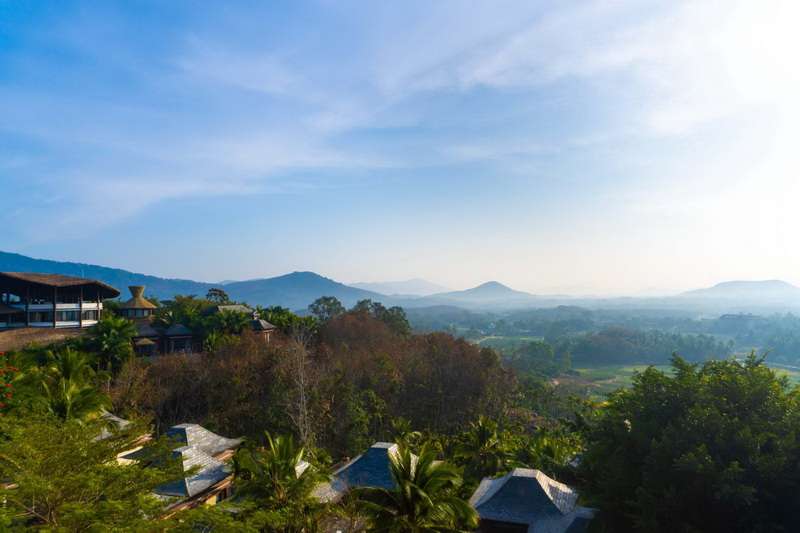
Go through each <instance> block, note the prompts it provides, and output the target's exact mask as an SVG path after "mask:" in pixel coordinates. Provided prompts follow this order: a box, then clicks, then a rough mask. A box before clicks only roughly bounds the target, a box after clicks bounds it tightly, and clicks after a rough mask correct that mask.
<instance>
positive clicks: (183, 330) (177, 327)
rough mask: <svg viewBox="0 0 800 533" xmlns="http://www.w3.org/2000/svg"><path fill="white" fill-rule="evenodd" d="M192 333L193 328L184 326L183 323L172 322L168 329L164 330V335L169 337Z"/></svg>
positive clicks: (185, 335) (186, 335)
mask: <svg viewBox="0 0 800 533" xmlns="http://www.w3.org/2000/svg"><path fill="white" fill-rule="evenodd" d="M191 334H192V330H190V329H189V328H187V327H186V326H184V325H183V324H172V325H171V326H170V327H169V328H167V331H165V332H164V335H166V336H167V337H188V336H190V335H191Z"/></svg>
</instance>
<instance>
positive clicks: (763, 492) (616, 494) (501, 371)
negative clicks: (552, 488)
mask: <svg viewBox="0 0 800 533" xmlns="http://www.w3.org/2000/svg"><path fill="white" fill-rule="evenodd" d="M230 303H231V301H230V298H229V297H228V295H227V294H226V293H225V292H224V291H223V290H215V291H209V293H208V294H207V295H206V298H198V297H176V298H175V299H173V300H171V301H169V302H162V305H161V307H160V309H159V311H158V313H157V314H156V316H155V317H154V320H155V321H156V322H158V323H160V324H163V325H169V324H175V323H182V324H186V325H188V327H190V329H191V330H192V331H193V333H194V334H195V335H197V336H198V338H199V339H201V340H202V343H201V344H202V351H200V352H196V353H175V354H169V355H162V356H156V357H149V358H146V357H136V356H135V355H134V353H133V350H132V349H131V339H132V338H133V336H134V335H135V328H133V327H132V324H131V323H130V322H128V321H127V320H125V319H122V318H119V317H116V316H113V314H112V315H109V316H107V317H106V318H104V319H103V320H101V321H100V323H98V324H97V325H96V326H93V327H92V328H91V329H90V330H89V332H88V334H87V335H85V336H84V337H80V338H75V339H70V340H67V341H63V342H61V343H59V344H55V345H51V346H42V347H31V348H29V349H26V350H22V351H19V352H15V353H10V354H6V355H5V356H4V357H3V358H2V359H0V367H1V368H0V378H2V379H1V380H0V384H2V386H3V387H4V388H5V391H6V392H5V393H4V398H3V402H2V404H0V411H1V412H2V415H3V416H2V418H0V434H2V436H3V438H4V440H3V441H2V442H0V456H1V457H2V459H1V460H0V476H2V478H3V479H4V480H8V483H6V484H5V485H3V486H2V487H0V490H2V492H3V494H2V495H3V497H4V498H5V501H6V506H4V507H3V508H2V511H0V524H2V525H3V527H6V528H18V529H19V528H43V529H47V528H50V529H56V530H58V529H60V530H65V531H81V530H92V528H95V529H96V528H98V527H99V528H101V529H102V528H104V527H108V526H112V527H117V529H119V530H125V528H126V527H128V526H130V528H132V530H152V531H197V530H198V529H201V530H206V529H209V528H210V529H211V530H214V531H254V532H256V531H296V532H302V531H309V532H310V531H315V530H318V529H319V528H321V527H322V528H324V527H327V526H325V524H327V525H328V526H329V525H330V524H333V523H337V524H339V523H340V522H337V521H340V520H345V521H346V522H347V523H348V524H351V526H352V527H351V526H348V527H351V528H355V530H357V529H358V528H359V527H360V528H361V529H364V528H367V529H370V528H372V529H375V528H377V527H378V525H379V524H381V523H388V522H386V517H389V516H391V517H395V518H396V519H397V520H395V518H392V520H391V521H390V523H392V524H395V525H396V526H397V527H395V528H394V529H391V528H390V530H391V531H412V530H417V529H415V528H416V527H420V528H422V530H424V529H425V528H426V527H428V526H430V527H431V528H433V529H435V530H447V531H456V530H466V529H470V528H473V527H474V526H475V524H476V523H477V522H476V515H475V514H474V510H472V508H471V507H470V506H469V505H468V504H467V499H468V498H469V496H470V495H471V494H472V492H473V491H474V490H475V488H476V487H477V486H478V484H479V482H480V481H481V479H483V478H484V477H487V476H498V475H501V474H504V473H507V472H509V471H510V470H511V469H513V468H515V467H527V468H536V469H539V470H541V471H542V472H544V473H545V474H547V475H549V476H553V477H555V478H556V479H558V480H560V481H562V482H566V483H569V484H571V485H573V486H575V487H577V488H578V489H579V490H580V491H581V494H582V499H583V501H585V503H587V504H590V505H592V506H594V507H595V508H596V509H597V510H598V511H599V514H598V516H597V518H596V520H595V521H594V522H593V526H592V527H593V528H594V529H596V530H597V531H674V530H675V527H676V524H678V526H677V527H678V528H679V530H682V531H693V530H698V531H700V530H702V531H720V532H722V531H771V530H776V531H777V530H781V529H780V528H784V529H783V530H787V529H786V528H787V527H788V526H790V525H791V524H792V523H795V522H794V520H795V518H794V517H795V514H796V512H795V511H794V509H796V508H797V505H796V503H797V502H796V501H795V500H796V496H794V495H795V494H796V493H797V492H798V491H797V489H798V488H800V487H797V486H796V485H797V479H800V471H798V470H797V465H798V464H800V419H798V418H797V414H798V413H799V412H800V409H798V405H797V398H798V397H800V393H799V392H798V390H797V389H794V388H792V387H790V385H789V383H788V382H787V381H786V379H785V378H779V377H778V376H777V375H776V374H775V372H774V371H773V370H770V369H769V368H768V367H767V366H766V365H765V362H764V359H763V358H758V357H756V356H755V355H751V356H750V357H749V358H747V359H745V360H736V359H729V358H726V357H727V356H728V355H729V354H730V353H731V350H732V348H733V346H734V344H733V343H736V342H738V341H736V340H735V339H736V338H738V337H739V336H741V337H742V338H751V339H752V338H755V337H756V336H764V335H766V336H769V337H770V338H773V337H774V336H776V335H778V332H785V331H789V330H791V328H793V327H794V325H795V322H796V319H795V318H794V317H792V316H781V317H770V318H761V317H753V316H739V315H735V316H730V317H722V318H719V319H715V320H712V321H710V322H709V323H708V324H705V325H704V327H703V328H696V329H695V330H693V331H692V332H691V333H681V332H679V331H677V329H679V327H680V328H684V329H685V330H686V331H688V330H689V329H690V328H689V327H688V326H687V324H691V325H693V326H692V327H694V326H697V325H698V324H699V323H703V322H702V321H701V322H698V321H696V320H692V319H687V318H675V317H672V318H670V317H664V316H655V315H653V316H647V317H643V318H642V321H641V322H639V323H637V322H635V321H632V320H631V317H627V318H626V319H625V320H621V318H620V316H618V315H613V316H611V315H609V316H606V315H603V314H600V315H599V316H598V315H597V314H595V313H594V312H589V311H587V310H584V309H580V308H558V309H553V310H536V311H529V312H526V313H524V314H520V315H519V316H520V317H526V318H525V320H528V321H529V322H528V324H529V325H530V324H533V323H536V324H538V325H537V326H536V327H537V328H540V329H537V330H536V332H545V334H544V335H542V336H536V335H528V336H526V337H520V338H518V339H514V342H512V343H510V344H506V345H503V344H501V345H500V346H499V347H500V349H499V350H496V349H493V348H491V347H488V346H482V345H481V344H479V343H477V342H474V339H470V338H464V337H461V336H454V335H453V334H452V328H451V332H443V331H430V332H424V331H419V330H417V331H415V330H414V328H412V323H413V322H412V321H413V319H414V316H413V314H412V321H410V320H409V319H408V318H407V315H406V312H405V311H404V310H403V309H401V308H399V307H393V308H386V307H384V306H383V305H382V304H380V303H377V302H373V301H370V300H362V301H359V302H357V303H356V304H355V305H354V306H352V307H351V308H349V309H347V308H345V307H344V306H343V305H342V304H341V303H340V302H339V301H338V300H336V299H335V298H321V299H319V300H318V301H316V302H314V304H313V305H312V306H310V308H309V310H308V313H307V314H306V315H305V316H300V315H297V314H295V313H293V312H291V311H289V310H288V309H285V308H281V307H277V306H274V307H268V308H257V309H255V310H253V311H254V313H255V314H256V315H257V316H259V317H260V318H262V319H265V320H269V321H270V322H271V323H273V324H274V325H276V326H277V328H278V332H279V333H278V334H277V335H276V336H275V338H274V339H273V340H272V341H271V342H268V343H267V342H265V341H264V339H263V337H260V336H258V335H257V334H254V333H252V332H251V331H250V330H249V328H247V327H246V324H247V323H248V320H249V319H251V318H252V316H251V314H250V313H245V312H241V311H224V312H220V313H208V312H207V311H208V309H210V308H213V307H214V306H215V305H220V304H230ZM112 308H113V306H112ZM461 318H464V317H463V315H461ZM472 318H474V317H471V318H470V320H471V319H472ZM495 318H496V317H495ZM520 319H522V318H520ZM662 321H663V325H664V326H665V327H664V328H663V329H659V328H656V327H650V326H653V325H654V324H658V323H662ZM615 322H624V323H625V325H614V323H615ZM509 324H510V323H509V322H508V321H502V320H495V321H494V322H492V325H491V328H493V330H494V332H495V333H499V332H501V331H503V332H508V331H510V332H513V331H514V327H515V326H513V325H509ZM670 324H671V325H670ZM681 324H682V326H680V325H681ZM743 324H744V325H749V326H748V327H744V325H743ZM668 325H670V326H669V327H666V326H668ZM760 326H764V327H765V331H766V333H763V332H761V331H760V330H759V327H760ZM532 331H533V328H532V329H531V330H529V331H528V333H531V332H532ZM745 336H747V337H745ZM467 337H469V335H468V336H467ZM495 337H498V338H499V337H500V335H495ZM675 352H677V353H680V354H682V356H683V357H680V356H677V355H674V353H675ZM665 360H669V361H671V364H672V370H671V371H670V372H662V371H658V370H655V369H654V368H650V369H648V370H645V371H644V372H642V373H638V374H636V375H635V377H634V380H633V386H632V388H630V389H629V390H620V391H618V392H616V393H613V394H611V395H610V396H609V397H608V398H607V399H605V400H603V401H600V402H598V401H596V400H593V399H590V398H588V397H581V396H575V395H574V393H575V390H573V389H569V388H564V387H563V386H560V385H559V384H558V380H557V379H553V378H554V377H560V376H563V375H568V374H570V372H572V370H571V369H572V367H573V365H591V364H601V363H603V364H610V363H627V362H631V361H636V362H644V363H663V362H664V361H665ZM106 410H109V411H112V412H114V413H115V414H117V415H120V416H122V417H125V418H127V419H129V420H131V421H132V424H131V425H130V426H127V427H125V428H124V429H120V428H116V429H115V428H112V427H110V426H109V425H108V424H107V423H106V422H104V418H103V416H101V415H102V413H104V412H105V411H106ZM185 422H194V423H198V424H201V425H203V426H204V427H206V428H208V429H210V430H212V431H215V432H218V433H220V434H222V435H231V436H236V437H243V438H244V439H245V444H244V445H243V446H242V448H241V449H240V450H239V451H238V452H236V455H235V458H234V462H233V465H234V468H233V480H234V481H233V490H234V496H233V498H232V499H231V502H230V503H227V502H226V503H222V504H221V505H219V506H217V507H213V508H200V509H196V510H187V511H182V512H180V513H177V515H174V516H173V515H172V514H170V515H169V516H167V515H164V516H162V514H163V512H162V511H161V510H160V509H163V503H159V500H158V499H154V498H153V496H152V490H153V488H154V487H155V486H156V485H158V484H162V483H163V482H164V480H165V479H172V478H174V477H175V476H176V475H178V474H177V473H176V472H177V470H176V465H175V462H174V460H172V459H171V458H172V457H173V455H172V454H171V452H170V447H169V443H168V442H165V440H164V437H163V434H164V432H165V431H166V429H167V428H169V427H171V426H173V425H175V424H179V423H185ZM148 428H149V429H150V430H152V433H153V436H154V437H155V440H153V441H152V443H150V444H147V445H146V449H147V450H148V451H147V455H146V457H149V459H147V460H146V461H144V462H139V463H134V464H116V463H115V462H114V461H111V460H110V459H109V458H111V457H115V456H116V455H118V454H119V452H120V450H122V449H123V448H128V447H130V446H132V445H133V444H134V442H135V441H136V440H137V439H138V438H140V437H141V436H142V434H143V433H146V432H148ZM99 435H105V436H104V437H103V438H99V437H98V436H99ZM376 441H389V442H397V443H398V444H399V446H401V448H400V450H401V451H400V453H399V455H398V456H397V457H396V458H393V459H392V461H395V459H396V463H395V462H393V463H392V472H393V475H394V476H396V478H397V481H398V483H400V484H401V486H405V485H404V484H411V485H408V486H412V485H413V484H414V483H417V482H418V483H426V484H430V486H431V487H434V486H435V487H437V488H436V489H435V493H432V497H431V498H427V497H426V498H423V499H418V498H417V496H414V494H416V493H413V492H412V493H406V492H402V491H401V492H397V493H395V492H392V491H388V492H386V491H384V492H381V491H380V490H378V491H373V490H363V491H354V492H353V493H352V494H351V496H350V497H348V498H345V499H344V500H342V501H340V502H338V503H325V502H321V501H319V500H318V499H316V497H315V496H314V495H313V493H314V487H315V486H317V485H318V484H319V483H321V482H324V480H326V479H327V478H328V476H329V475H330V472H331V471H332V468H333V466H334V465H337V464H342V461H344V460H346V459H347V458H350V457H354V456H356V455H358V454H360V453H362V452H363V451H364V450H365V449H367V448H368V447H369V446H370V445H371V444H372V443H374V442H376ZM37 442H46V443H47V446H45V447H42V446H38V445H37ZM414 454H416V455H414ZM417 456H418V457H419V459H413V460H412V459H411V458H412V457H417ZM56 463H57V464H56ZM301 463H302V464H305V465H310V466H303V467H302V472H303V474H301V475H298V474H297V472H299V471H300V470H298V469H299V468H300V465H301ZM404 465H405V466H404ZM414 465H423V466H421V467H420V468H423V469H424V471H415V466H414ZM424 465H427V466H424ZM62 471H63V472H64V474H63V475H61V474H60V475H59V480H58V483H53V482H50V481H48V476H49V475H50V473H51V472H62ZM67 472H69V474H67ZM306 472H307V473H306ZM414 480H416V481H414ZM84 486H86V487H90V488H91V490H86V487H84ZM79 489H80V490H79ZM431 490H434V489H433V488H432V489H431ZM42 501H46V502H48V503H47V505H46V506H43V505H42V504H41V503H37V502H42ZM98 502H102V504H100V503H98ZM231 506H233V507H232V508H235V509H236V512H235V513H230V512H228V511H227V509H230V508H231ZM410 508H414V509H418V512H417V511H415V512H414V513H412V514H413V517H412V515H409V514H406V513H407V510H408V509H410ZM676 516H678V517H679V519H678V522H676ZM409 520H411V521H412V522H409ZM414 521H417V522H416V523H417V526H413V527H412V526H409V525H408V524H410V523H414ZM115 524H116V525H117V526H114V525H115ZM126 524H127V525H126ZM353 524H360V525H359V526H358V527H356V526H354V525H353ZM423 524H428V526H424V527H423ZM336 527H340V526H336ZM393 527H394V526H393ZM137 528H138V529H137ZM789 529H791V528H789Z"/></svg>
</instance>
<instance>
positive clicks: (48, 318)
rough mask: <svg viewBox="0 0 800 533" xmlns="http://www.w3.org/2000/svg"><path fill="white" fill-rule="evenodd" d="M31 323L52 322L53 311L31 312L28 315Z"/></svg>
mask: <svg viewBox="0 0 800 533" xmlns="http://www.w3.org/2000/svg"><path fill="white" fill-rule="evenodd" d="M28 316H29V317H30V321H31V322H52V321H53V312H52V311H31V312H30V313H29V315H28Z"/></svg>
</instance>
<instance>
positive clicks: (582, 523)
mask: <svg viewBox="0 0 800 533" xmlns="http://www.w3.org/2000/svg"><path fill="white" fill-rule="evenodd" d="M577 501H578V493H577V492H575V491H574V490H573V489H572V488H570V487H569V486H567V485H564V484H563V483H559V482H558V481H555V480H553V479H551V478H549V477H547V476H546V475H545V474H543V473H542V472H541V471H539V470H533V469H530V468H515V469H514V470H512V471H511V472H510V473H508V474H506V475H505V476H502V477H499V478H494V479H493V478H484V479H483V481H481V483H480V485H478V488H477V489H476V490H475V492H474V493H473V495H472V497H471V498H470V500H469V502H470V504H471V505H472V506H473V507H474V508H475V510H476V511H477V512H478V515H479V516H480V519H481V523H480V531H481V532H483V533H495V532H497V533H499V532H503V533H581V532H583V531H586V528H587V527H588V526H589V522H591V520H592V518H593V517H594V510H593V509H589V508H587V507H580V506H578V505H577Z"/></svg>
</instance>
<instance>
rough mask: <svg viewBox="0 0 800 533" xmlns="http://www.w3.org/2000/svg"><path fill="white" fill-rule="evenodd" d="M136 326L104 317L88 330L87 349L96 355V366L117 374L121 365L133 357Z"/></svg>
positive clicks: (110, 316) (126, 320)
mask: <svg viewBox="0 0 800 533" xmlns="http://www.w3.org/2000/svg"><path fill="white" fill-rule="evenodd" d="M135 336H136V326H135V325H134V324H133V322H131V321H130V320H128V319H126V318H123V317H119V316H114V315H104V316H103V317H102V318H101V319H100V320H99V321H98V322H97V324H95V325H93V326H92V327H90V328H89V330H88V334H87V341H86V345H87V349H88V350H89V351H91V352H92V353H94V354H96V355H97V364H98V366H99V367H100V368H103V369H105V370H106V371H107V372H117V371H118V370H119V369H120V367H121V366H122V363H124V362H125V361H127V360H128V359H129V358H131V357H133V344H132V340H133V337H135Z"/></svg>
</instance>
